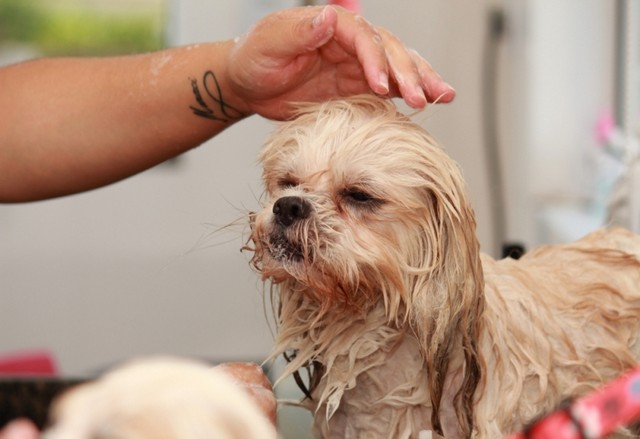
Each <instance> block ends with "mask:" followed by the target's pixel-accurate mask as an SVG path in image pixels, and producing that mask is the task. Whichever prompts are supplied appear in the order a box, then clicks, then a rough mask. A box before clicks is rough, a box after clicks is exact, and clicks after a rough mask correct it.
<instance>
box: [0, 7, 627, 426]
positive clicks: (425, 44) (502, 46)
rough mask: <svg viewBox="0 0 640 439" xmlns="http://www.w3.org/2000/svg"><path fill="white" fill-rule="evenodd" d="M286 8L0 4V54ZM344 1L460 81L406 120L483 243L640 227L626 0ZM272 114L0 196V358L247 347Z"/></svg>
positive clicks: (261, 322)
mask: <svg viewBox="0 0 640 439" xmlns="http://www.w3.org/2000/svg"><path fill="white" fill-rule="evenodd" d="M300 3H302V2H299V1H293V0H289V1H285V0H0V64H8V63H12V62H18V61H21V60H25V59H29V58H34V57H39V56H57V55H82V56H86V55H107V54H127V53H136V52H143V51H149V50H155V49H158V48H162V47H167V46H177V45H184V44H190V43H196V42H202V41H212V40H220V39H228V38H233V37H234V36H236V35H239V34H242V33H243V32H245V31H246V30H247V29H248V27H249V26H251V24H252V23H254V22H255V21H257V20H258V19H259V18H260V17H262V16H264V15H266V14H268V13H269V12H272V11H275V10H278V9H281V8H286V7H291V6H297V5H299V4H300ZM305 3H309V2H305ZM318 3H319V2H318ZM360 4H361V13H362V14H363V15H364V16H365V17H366V18H367V19H369V20H370V21H371V22H373V23H375V24H377V25H381V26H384V27H386V28H388V29H389V30H391V31H392V32H394V33H395V34H397V35H398V36H399V37H400V38H401V39H402V40H403V41H404V42H405V43H406V44H407V45H408V46H410V47H413V48H415V49H416V50H418V51H419V52H420V53H421V54H422V55H423V56H424V57H425V58H427V59H428V60H429V61H430V62H431V64H432V65H433V66H434V68H435V69H436V70H437V71H438V72H439V73H440V74H441V75H442V76H443V77H444V78H445V80H447V81H448V82H449V83H450V84H452V85H453V86H454V87H455V88H456V90H457V93H458V94H457V98H456V100H455V102H454V103H452V104H449V105H436V106H430V107H429V108H428V109H427V110H426V111H424V112H423V113H421V114H420V115H418V116H416V120H418V121H420V122H421V123H422V124H423V125H424V126H425V127H426V128H427V129H428V130H430V131H431V132H432V133H433V134H434V135H435V137H436V138H437V139H438V140H439V141H440V142H441V143H442V144H443V145H444V146H445V148H446V149H447V150H448V151H449V153H450V154H451V155H452V156H453V157H454V158H455V159H456V160H457V161H458V162H459V163H460V165H461V166H462V169H463V171H464V175H465V178H466V181H467V185H468V190H469V193H470V197H471V200H472V202H473V205H474V208H475V210H476V214H477V220H478V236H479V239H480V241H481V245H482V249H483V251H484V252H487V253H490V254H492V255H494V256H496V257H502V256H503V255H505V254H511V255H513V256H517V254H518V253H519V252H520V251H522V249H525V250H526V249H529V248H531V247H532V246H534V245H538V244H542V243H548V242H565V241H570V240H573V239H577V238H578V237H580V236H582V235H584V234H585V233H587V232H589V231H590V230H593V229H595V228H597V227H599V226H601V225H603V224H607V223H617V224H621V225H625V226H627V227H630V228H632V229H634V230H636V231H638V230H639V227H638V222H639V221H640V213H639V212H640V207H639V206H638V204H639V203H638V202H639V201H640V196H639V195H638V194H640V171H639V170H638V168H637V160H636V154H637V146H638V132H639V131H638V130H639V127H640V124H639V121H640V117H639V114H640V113H639V108H640V93H639V89H640V73H639V72H640V48H639V42H640V33H639V30H638V29H639V28H640V7H639V2H637V1H634V0H617V1H610V2H603V1H601V0H564V1H562V2H558V1H555V0H521V1H518V2H509V1H506V0H505V1H500V0H477V1H474V2H469V1H466V0H403V1H402V2H390V1H386V0H364V1H362V2H360ZM43 74H46V72H43ZM5 86H6V85H5V84H0V92H1V89H2V87H5ZM0 117H1V115H0ZM272 127H273V125H272V123H271V122H268V121H265V120H263V119H260V118H259V117H252V118H251V119H249V120H246V121H243V122H242V123H240V124H237V125H235V126H233V127H231V128H230V129H228V130H226V131H225V132H224V133H223V134H221V135H219V136H217V137H216V138H215V139H213V140H211V141H209V142H208V143H207V144H205V145H203V146H202V147H200V148H198V149H196V150H194V151H192V152H190V153H188V154H186V155H184V156H182V157H180V158H179V159H177V160H173V161H171V162H169V163H166V164H163V165H161V166H158V167H156V168H154V169H152V170H149V171H148V172H145V173H143V174H141V175H138V176H136V177H133V178H130V179H128V180H126V181H123V182H121V183H118V184H115V185H112V186H109V187H106V188H103V189H99V190H96V191H92V192H89V193H85V194H80V195H75V196H71V197H66V198H61V199H56V200H51V201H45V202H38V203H31V204H22V205H3V206H0V355H2V354H3V353H4V354H11V353H15V352H28V351H33V350H45V351H46V352H48V353H50V355H51V356H52V357H53V358H54V360H55V366H56V368H57V371H58V373H59V374H61V375H62V376H86V375H91V374H93V373H95V372H98V371H100V370H103V369H104V368H105V367H108V366H110V365H112V364H114V363H117V362H119V361H121V360H124V359H126V358H129V357H132V356H140V355H146V354H154V353H170V354H178V355H189V356H197V357H200V358H205V359H208V360H211V361H229V360H251V361H261V360H263V359H264V358H265V357H266V356H267V355H268V353H269V351H270V348H271V345H272V335H271V332H270V329H269V325H268V324H267V318H266V316H265V314H269V312H270V311H269V309H270V308H269V306H268V304H265V300H264V299H263V295H262V290H261V284H260V282H259V280H258V277H257V275H256V274H255V273H253V272H252V271H251V270H250V268H249V266H248V260H249V258H250V255H249V254H243V253H241V252H240V248H241V247H242V245H243V244H244V242H245V241H246V239H247V230H246V227H245V226H244V218H245V217H246V214H247V212H248V211H249V210H252V209H256V208H257V207H258V201H257V200H258V197H259V195H260V193H261V192H262V189H261V184H260V170H259V169H258V167H257V166H256V155H257V152H258V150H259V148H260V145H261V142H262V140H263V139H264V138H265V136H266V135H267V133H268V132H269V131H270V130H271V129H272ZM634 194H635V197H634V196H633V195H634ZM239 220H240V221H239ZM265 310H266V311H265ZM297 437H302V436H297Z"/></svg>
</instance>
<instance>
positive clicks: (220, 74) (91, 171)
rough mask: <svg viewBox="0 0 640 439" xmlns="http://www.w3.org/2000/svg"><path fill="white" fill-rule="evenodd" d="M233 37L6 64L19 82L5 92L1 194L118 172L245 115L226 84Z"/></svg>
mask: <svg viewBox="0 0 640 439" xmlns="http://www.w3.org/2000/svg"><path fill="white" fill-rule="evenodd" d="M231 45H232V43H230V42H222V43H214V44H202V45H194V46H190V47H183V48H178V49H170V50H167V51H163V52H157V53H153V54H145V55H135V56H127V57H115V58H84V59H79V58H66V59H64V58H62V59H43V60H38V61H32V62H28V63H24V64H20V65H16V66H12V67H9V68H6V69H2V70H0V84H2V83H5V84H11V86H10V87H7V88H5V89H4V90H3V91H2V93H0V110H1V111H0V113H2V114H3V117H2V118H0V133H2V134H1V136H0V200H3V201H26V200H33V199H39V198H48V197H52V196H56V195H63V194H67V193H73V192H78V191H82V190H87V189H91V188H94V187H98V186H101V185H104V184H108V183H110V182H113V181H117V180H120V179H122V178H125V177H127V176H129V175H132V174H135V173H137V172H140V171H142V170H144V169H147V168H149V167H151V166H153V165H155V164H158V163H160V162H162V161H164V160H167V159H169V158H171V157H174V156H176V155H178V154H180V153H182V152H184V151H186V150H188V149H190V148H193V147H194V146H197V145H199V144H200V143H202V142H203V141H205V140H206V139H208V138H210V137H212V136H213V135H215V134H217V133H218V132H220V131H222V130H223V129H224V128H226V127H227V126H229V125H230V124H232V123H233V122H235V121H236V120H238V119H240V118H242V117H243V115H244V114H243V112H242V111H241V110H237V109H236V106H239V104H240V103H239V102H237V100H236V101H234V99H233V96H231V93H227V84H226V82H225V79H226V78H225V73H224V69H225V66H226V56H227V54H228V49H229V48H230V47H231ZM70 78H73V80H70ZM216 81H217V82H216ZM3 88H4V87H3ZM227 99H230V100H227Z"/></svg>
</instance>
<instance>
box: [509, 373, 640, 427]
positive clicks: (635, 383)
mask: <svg viewBox="0 0 640 439" xmlns="http://www.w3.org/2000/svg"><path fill="white" fill-rule="evenodd" d="M638 419H640V367H638V368H636V369H634V370H632V371H631V372H629V373H627V374H626V375H623V376H621V377H620V378H618V379H616V380H614V381H613V382H611V383H609V384H608V385H607V386H605V387H603V388H602V389H600V390H598V391H596V392H593V393H591V394H589V395H586V396H584V397H582V398H580V399H578V400H577V401H575V402H574V403H572V404H571V405H570V406H569V407H567V408H565V409H560V410H557V411H555V412H553V413H551V414H549V415H547V416H545V417H544V418H542V419H540V420H539V421H537V422H535V423H534V424H533V425H531V426H530V427H529V428H528V429H527V430H526V431H525V432H524V433H518V434H514V435H511V436H509V437H508V439H598V438H603V437H605V436H606V435H608V434H611V433H613V432H614V431H615V430H616V429H617V428H619V427H622V426H625V425H630V424H632V423H633V422H634V421H636V420H638Z"/></svg>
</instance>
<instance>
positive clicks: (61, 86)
mask: <svg viewBox="0 0 640 439" xmlns="http://www.w3.org/2000/svg"><path fill="white" fill-rule="evenodd" d="M367 92H374V93H377V94H380V95H387V96H402V97H403V98H404V99H405V100H406V101H407V102H408V103H409V105H411V106H413V107H416V108H419V107H422V106H424V105H425V104H426V102H427V101H434V100H436V99H438V100H439V101H440V102H448V101H450V100H452V99H453V97H454V96H455V92H454V91H453V89H451V88H450V87H449V86H448V85H447V84H446V83H444V82H443V81H442V80H441V79H440V77H439V76H438V75H437V74H436V73H435V72H434V71H433V70H432V69H431V67H430V66H429V64H428V63H427V62H426V61H425V60H424V59H422V58H421V57H420V56H419V55H417V54H416V53H414V52H412V51H410V50H408V49H406V48H405V46H404V45H403V44H402V43H401V42H400V41H399V40H398V39H397V38H396V37H395V36H394V35H392V34H391V33H389V32H388V31H386V30H384V29H381V28H376V27H374V26H372V25H371V24H370V23H368V22H367V21H366V20H364V19H363V18H362V17H359V16H357V15H354V14H352V13H349V12H347V11H345V10H344V9H341V8H336V7H310V8H296V9H289V10H284V11H281V12H278V13H275V14H272V15H270V16H267V17H265V18H264V19H263V20H261V21H260V22H258V23H257V24H256V26H254V28H253V29H252V30H251V31H250V32H248V33H247V34H246V35H245V36H243V37H242V38H239V39H238V40H237V41H224V42H218V43H207V44H201V45H194V46H189V47H182V48H175V49H168V50H165V51H161V52H156V53H151V54H145V55H135V56H126V57H111V58H84V59H82V58H58V59H41V60H36V61H31V62H27V63H23V64H18V65H14V66H10V67H6V68H2V69H0V114H2V117H0V202H17V201H29V200H37V199H43V198H50V197H55V196H60V195H66V194H71V193H75V192H79V191H84V190H88V189H92V188H96V187H99V186H102V185H106V184H109V183H111V182H114V181H118V180H120V179H122V178H125V177H128V176H130V175H133V174H135V173H138V172H140V171H143V170H145V169H148V168H149V167H152V166H154V165H156V164H158V163H161V162H163V161H164V160H167V159H169V158H171V157H175V156H177V155H179V154H181V153H183V152H185V151H187V150H189V149H191V148H193V147H195V146H197V145H199V144H201V143H202V142H204V141H205V140H207V139H209V138H211V137H213V136H215V135H216V134H217V133H219V132H220V131H222V130H224V129H225V128H226V127H228V126H230V125H231V124H233V123H234V122H236V121H238V120H240V119H242V118H244V117H246V116H248V115H250V114H254V113H258V114H260V115H262V116H264V117H268V118H271V119H285V118H287V117H289V116H290V108H289V105H288V103H289V102H295V101H318V100H323V99H329V98H332V97H336V96H348V95H352V94H357V93H367Z"/></svg>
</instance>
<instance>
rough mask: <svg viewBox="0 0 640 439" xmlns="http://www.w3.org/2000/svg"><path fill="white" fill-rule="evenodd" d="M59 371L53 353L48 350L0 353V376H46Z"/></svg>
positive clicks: (51, 375)
mask: <svg viewBox="0 0 640 439" xmlns="http://www.w3.org/2000/svg"><path fill="white" fill-rule="evenodd" d="M57 373H58V371H57V367H56V364H55V361H54V360H53V357H52V355H51V354H50V353H49V352H47V351H25V352H19V353H12V354H3V355H0V376H2V375H5V376H45V377H53V376H56V375H57Z"/></svg>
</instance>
